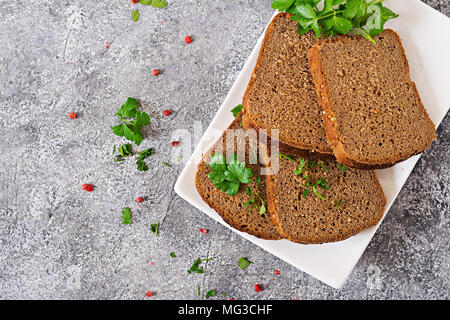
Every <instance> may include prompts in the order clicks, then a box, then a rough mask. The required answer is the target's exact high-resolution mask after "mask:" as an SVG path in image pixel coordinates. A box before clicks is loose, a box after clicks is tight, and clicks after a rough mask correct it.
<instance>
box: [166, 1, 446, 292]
mask: <svg viewBox="0 0 450 320" xmlns="http://www.w3.org/2000/svg"><path fill="white" fill-rule="evenodd" d="M385 5H386V6H387V7H388V8H390V9H392V10H393V11H394V12H397V13H399V14H400V17H399V18H397V19H394V20H391V21H389V22H388V24H387V26H386V27H387V28H392V29H393V30H395V31H396V32H397V33H398V34H399V35H400V37H401V38H402V41H403V46H404V47H405V50H406V54H407V56H408V60H409V63H410V68H411V78H412V80H413V81H415V82H416V84H417V87H418V89H419V92H420V94H421V98H422V101H423V103H424V105H425V107H426V109H427V111H428V113H429V114H430V117H431V119H432V120H433V122H434V123H435V124H436V126H438V125H439V124H440V123H441V121H442V119H443V118H444V116H445V115H446V113H447V111H448V109H449V107H450V77H449V76H448V75H449V74H450V19H449V18H448V17H446V16H445V15H443V14H441V13H440V12H438V11H436V10H434V9H432V8H431V7H429V6H427V5H425V4H424V3H422V2H421V1H419V0H387V1H386V2H385ZM263 37H264V34H263V35H262V36H261V38H260V39H259V40H258V43H257V44H256V46H255V48H254V49H253V51H252V53H251V55H250V57H249V59H248V61H247V63H246V64H245V66H244V68H243V69H242V71H241V73H240V74H239V76H238V78H237V79H236V82H235V83H234V85H233V87H232V88H231V91H230V92H229V93H228V96H227V97H226V99H225V101H224V103H223V104H222V106H221V107H220V109H219V111H218V112H217V114H216V116H215V117H214V119H213V121H212V122H211V124H210V126H209V128H208V129H207V130H206V132H205V134H204V136H203V138H202V139H201V141H200V143H199V145H198V146H197V147H196V149H195V151H194V154H193V155H192V157H191V158H190V159H189V161H188V163H187V165H186V167H185V168H184V170H183V172H182V173H181V175H180V177H179V178H178V181H177V183H176V185H175V192H177V193H178V195H180V197H182V198H183V199H185V200H186V201H188V202H189V203H191V204H192V205H194V206H195V207H197V208H198V209H200V210H202V211H203V212H205V213H206V214H207V215H208V216H210V217H211V218H213V219H215V220H217V221H219V222H220V223H222V224H224V225H225V226H227V227H229V226H228V225H227V224H226V223H225V222H224V221H223V220H222V218H221V217H220V216H219V215H218V214H217V213H216V212H215V211H214V210H213V209H211V208H210V207H209V206H208V205H207V204H206V203H205V202H203V200H202V199H201V197H200V195H199V194H198V192H197V189H196V188H195V182H194V178H195V173H196V169H197V164H198V163H199V161H200V159H201V155H202V153H204V152H206V151H207V150H208V149H209V148H210V146H211V145H212V144H213V143H214V142H215V141H216V140H217V139H218V138H219V136H220V135H221V134H222V132H223V130H225V129H226V128H227V127H228V126H229V124H230V123H231V122H232V121H233V116H232V114H231V112H230V110H231V109H232V108H234V107H235V106H236V105H238V104H240V103H242V97H243V95H244V93H245V89H246V87H247V84H248V82H249V79H250V76H251V74H252V72H253V69H254V67H255V64H256V59H257V56H258V53H259V50H260V47H261V42H262V40H263ZM419 157H420V156H415V157H413V158H411V159H409V160H407V161H405V162H403V163H400V164H398V165H396V166H395V167H393V168H390V169H386V170H379V171H378V172H377V173H378V177H379V180H380V184H381V186H382V188H383V190H384V193H385V194H386V200H387V206H386V212H387V211H388V210H389V208H390V207H391V205H392V204H393V202H394V200H395V198H396V197H397V195H398V193H399V192H400V190H401V188H402V187H403V185H404V183H405V182H406V179H407V178H408V176H409V174H410V173H411V171H412V169H413V168H414V166H415V164H416V163H417V160H418V159H419ZM380 223H381V222H380ZM378 227H379V225H378V226H376V227H373V228H370V229H368V230H366V231H364V232H361V233H360V234H358V235H356V236H354V237H351V238H349V239H347V240H345V241H341V242H336V243H328V244H322V245H302V244H296V243H293V242H290V241H287V240H279V241H273V240H272V241H269V240H261V239H257V238H255V237H253V236H251V235H248V234H245V233H242V232H239V231H237V230H235V229H233V230H234V231H236V232H237V233H239V234H240V235H242V236H243V237H244V238H246V239H248V240H250V241H251V242H253V243H255V244H256V245H258V246H260V247H261V248H264V249H265V250H267V251H269V252H270V253H272V254H274V255H275V256H277V257H279V258H280V259H283V260H284V261H286V262H288V263H290V264H292V265H293V266H295V267H296V268H298V269H300V270H302V271H304V272H306V273H308V274H310V275H311V276H313V277H315V278H317V279H319V280H321V281H323V282H325V283H326V284H328V285H330V286H332V287H334V288H340V287H342V285H343V284H344V282H345V280H346V279H347V277H348V276H349V274H350V273H351V271H352V269H353V268H354V266H355V265H356V263H357V262H358V260H359V258H360V257H361V255H362V253H363V252H364V250H365V249H366V247H367V245H368V244H369V242H370V240H371V239H372V237H373V235H374V234H375V232H376V231H377V229H378Z"/></svg>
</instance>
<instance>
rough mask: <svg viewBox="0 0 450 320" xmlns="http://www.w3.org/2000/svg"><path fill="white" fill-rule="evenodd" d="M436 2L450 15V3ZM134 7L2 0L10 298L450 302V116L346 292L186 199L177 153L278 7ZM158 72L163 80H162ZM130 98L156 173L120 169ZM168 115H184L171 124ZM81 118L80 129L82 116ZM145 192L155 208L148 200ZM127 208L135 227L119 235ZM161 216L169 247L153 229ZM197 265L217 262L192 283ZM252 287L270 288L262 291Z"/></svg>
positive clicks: (4, 221) (3, 209) (256, 2)
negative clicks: (115, 130)
mask: <svg viewBox="0 0 450 320" xmlns="http://www.w3.org/2000/svg"><path fill="white" fill-rule="evenodd" d="M425 2H426V3H428V4H430V5H432V6H433V7H434V8H436V9H438V10H440V11H441V12H443V13H444V14H446V15H450V4H449V2H448V1H447V0H441V1H431V0H430V1H425ZM132 8H133V5H132V4H131V3H130V1H129V0H109V1H82V0H79V1H75V0H73V1H66V0H63V1H61V0H46V1H39V4H38V2H36V1H6V0H0V106H1V107H0V136H1V137H2V138H1V142H2V143H1V145H2V152H1V153H0V169H1V176H0V177H1V179H0V242H1V245H0V298H1V299H13V298H19V299H38V298H44V299H145V297H144V295H145V292H146V291H147V290H151V291H154V292H156V295H155V296H154V297H152V298H151V299H177V298H178V299H184V298H188V299H200V298H203V297H204V294H205V293H206V292H207V291H208V290H210V289H215V290H218V291H219V292H220V291H224V292H226V293H227V295H228V296H229V297H234V298H237V299H247V298H248V299H275V298H277V299H291V298H296V299H361V298H362V299H365V298H369V299H392V298H401V299H410V298H420V299H431V298H440V299H448V298H449V279H448V275H449V271H450V267H449V264H450V256H449V241H448V238H449V234H448V231H449V224H450V219H449V216H448V213H449V207H450V205H449V195H450V191H449V182H450V175H449V163H450V142H449V141H450V118H449V116H447V117H446V119H445V120H444V122H443V123H442V125H441V127H440V128H439V130H438V135H439V141H438V142H437V143H435V144H434V145H433V147H432V148H431V149H430V150H428V151H427V152H425V154H424V155H423V157H422V158H421V160H420V161H419V163H418V165H417V167H416V168H415V170H414V172H413V174H412V175H411V177H410V178H409V180H408V182H407V183H406V185H405V187H404V189H403V191H402V192H401V194H400V196H399V197H398V199H397V201H396V203H395V205H394V206H393V208H392V209H391V211H390V213H389V215H388V217H387V218H386V220H385V221H384V223H383V224H382V226H381V228H380V229H379V231H378V232H377V234H376V236H375V237H374V239H373V241H372V242H371V244H370V246H369V248H368V249H367V251H366V252H365V253H364V255H363V256H362V258H361V260H360V261H359V263H358V264H357V266H356V268H355V269H354V271H353V273H352V274H351V276H350V278H349V280H348V281H347V283H346V284H345V286H344V287H343V288H342V289H341V290H334V289H332V288H330V287H328V286H326V285H324V284H322V283H321V282H319V281H317V280H315V279H313V278H312V277H310V276H308V275H306V274H304V273H302V272H300V271H298V270H296V269H295V268H293V267H291V266H290V265H288V264H286V263H284V262H282V261H280V260H279V259H277V258H275V257H273V256H272V255H271V254H269V253H266V252H265V251H263V250H262V249H260V248H258V247H256V246H254V245H253V244H251V243H250V242H247V241H246V240H243V239H242V238H241V237H239V236H238V235H236V234H235V233H233V232H231V231H229V230H228V229H226V228H225V227H223V226H221V225H220V224H218V223H215V222H214V221H213V220H211V219H209V218H207V216H205V215H204V214H203V213H202V212H200V211H198V210H196V209H194V208H193V207H191V206H190V205H189V204H187V203H186V202H185V201H183V200H182V199H180V198H179V197H177V196H176V195H175V193H174V192H173V186H174V183H175V181H176V178H177V177H178V175H179V173H180V171H181V170H182V168H183V162H182V161H181V162H178V163H177V162H174V161H173V160H171V153H172V151H173V147H172V146H171V145H170V142H171V141H173V140H175V139H177V138H180V137H176V136H172V133H173V132H174V131H175V130H176V129H178V128H185V129H190V130H192V123H193V122H194V121H195V120H200V121H201V122H202V125H203V128H204V129H205V128H206V126H207V125H208V124H209V122H210V121H211V119H212V117H213V116H214V114H215V112H216V110H217V109H218V108H219V106H220V104H221V103H222V101H223V100H224V98H225V96H226V94H227V92H228V91H229V89H230V87H231V85H232V83H233V81H234V80H235V78H236V76H237V74H238V73H239V71H240V70H241V68H242V66H243V64H244V63H245V60H246V58H247V56H248V55H249V54H250V52H251V50H252V48H253V46H254V45H255V43H256V40H257V39H258V37H259V35H260V34H261V32H262V31H263V29H264V27H265V25H266V23H267V22H268V20H269V18H270V17H271V15H272V13H273V12H272V10H271V9H270V1H269V0H229V1H223V0H209V1H200V0H196V1H194V0H177V1H174V0H172V1H169V6H168V7H167V8H166V9H154V8H151V7H141V8H140V11H141V21H139V22H138V23H133V22H131V21H130V12H131V11H132ZM186 35H193V38H194V43H193V44H191V45H186V44H185V43H184V37H185V36H186ZM106 42H109V43H110V48H109V49H106V47H105V44H106ZM66 62H68V64H66ZM153 68H160V69H162V70H163V74H162V75H161V76H160V77H158V78H155V77H152V76H151V70H152V69H153ZM128 96H133V97H137V98H139V99H140V100H141V101H142V103H143V109H144V110H145V111H147V112H148V113H149V114H150V115H151V117H152V125H151V127H150V129H149V130H148V131H147V132H146V139H145V140H144V143H143V145H142V146H141V148H138V149H139V150H142V149H144V148H145V147H155V148H156V150H157V155H156V156H155V157H154V158H152V159H150V160H149V161H148V164H149V166H150V167H151V170H150V171H149V172H147V173H144V174H143V173H138V172H137V171H136V168H135V164H134V161H127V162H126V163H125V164H122V165H115V164H114V163H113V162H112V156H111V152H112V148H113V145H114V144H121V143H123V142H124V140H122V139H120V138H118V137H115V136H114V135H113V134H112V132H111V130H110V126H111V125H113V124H115V123H116V122H115V119H114V117H113V114H114V113H115V111H116V110H117V109H118V107H119V106H120V105H121V104H122V103H123V102H124V101H125V99H126V98H127V97H128ZM166 108H170V109H173V110H174V114H173V115H172V116H170V117H168V118H166V117H163V116H162V111H163V110H164V109H166ZM71 111H74V112H78V113H79V118H78V119H76V120H70V119H69V118H68V116H67V114H68V113H69V112H71ZM182 138H183V137H181V139H182ZM181 146H182V145H181ZM181 146H180V147H181ZM192 147H193V146H192ZM188 148H189V146H188ZM162 161H171V162H172V164H173V165H174V166H173V167H172V168H168V167H166V166H163V165H162V164H161V162H162ZM83 183H92V184H94V185H95V186H96V188H95V192H93V193H87V192H83V191H82V190H81V185H82V184H83ZM138 196H145V197H147V198H148V201H146V202H145V203H143V204H140V205H138V204H137V203H136V202H135V199H136V197H138ZM125 206H130V207H131V209H132V211H133V214H134V216H133V219H134V223H133V225H131V226H124V225H122V224H121V218H120V215H121V214H120V211H121V209H122V208H124V207H125ZM158 221H159V222H161V231H160V236H159V237H158V238H157V237H155V236H154V235H153V234H152V233H151V232H150V230H149V225H150V224H151V223H155V222H158ZM200 228H207V229H210V232H209V233H208V234H207V235H205V236H204V235H202V234H201V233H200V232H199V229H200ZM171 251H174V252H176V254H177V256H178V257H177V258H176V259H173V258H171V257H170V256H169V253H170V252H171ZM241 256H246V257H248V258H249V259H250V260H251V261H253V262H254V264H253V265H251V267H250V268H248V269H247V270H245V271H242V270H240V269H239V268H238V267H237V266H236V262H237V260H238V259H239V257H241ZM198 257H214V258H215V261H213V262H210V263H208V264H207V266H206V272H205V274H203V275H192V276H187V274H186V269H187V268H188V267H190V265H191V264H192V262H193V261H194V259H195V258H198ZM150 262H155V265H154V266H152V265H151V263H150ZM274 269H279V270H280V271H281V275H280V276H276V277H275V276H274V274H273V273H274ZM274 277H275V278H276V279H275V281H273V280H272V278H274ZM254 283H262V284H263V285H264V286H265V290H264V291H263V292H260V293H255V292H254V290H253V287H252V286H253V284H254ZM197 285H199V286H200V288H201V297H197V295H196V289H195V288H196V286H197ZM216 298H222V296H220V295H219V296H218V297H216Z"/></svg>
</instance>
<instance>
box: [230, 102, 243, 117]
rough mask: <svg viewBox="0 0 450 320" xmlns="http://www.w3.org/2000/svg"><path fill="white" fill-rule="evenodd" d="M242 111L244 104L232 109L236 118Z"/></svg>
mask: <svg viewBox="0 0 450 320" xmlns="http://www.w3.org/2000/svg"><path fill="white" fill-rule="evenodd" d="M241 111H242V104H240V105H237V106H236V107H235V108H234V109H232V110H231V113H232V114H233V116H234V117H235V118H236V117H237V116H238V114H239V112H241Z"/></svg>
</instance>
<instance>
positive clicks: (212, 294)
mask: <svg viewBox="0 0 450 320" xmlns="http://www.w3.org/2000/svg"><path fill="white" fill-rule="evenodd" d="M215 295H216V290H209V291H208V293H207V294H206V296H205V298H206V299H209V298H210V297H214V296H215Z"/></svg>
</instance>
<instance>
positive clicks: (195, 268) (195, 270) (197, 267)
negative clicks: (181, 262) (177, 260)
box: [187, 258, 212, 274]
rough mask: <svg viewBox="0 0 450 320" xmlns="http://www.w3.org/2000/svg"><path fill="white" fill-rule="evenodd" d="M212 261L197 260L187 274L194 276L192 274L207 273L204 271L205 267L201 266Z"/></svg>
mask: <svg viewBox="0 0 450 320" xmlns="http://www.w3.org/2000/svg"><path fill="white" fill-rule="evenodd" d="M211 260H212V259H200V258H198V259H196V260H195V261H194V263H193V264H192V266H191V268H190V269H189V270H188V271H187V273H189V274H192V273H198V274H201V273H204V272H205V271H204V270H203V267H200V265H201V264H202V262H204V261H211Z"/></svg>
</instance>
